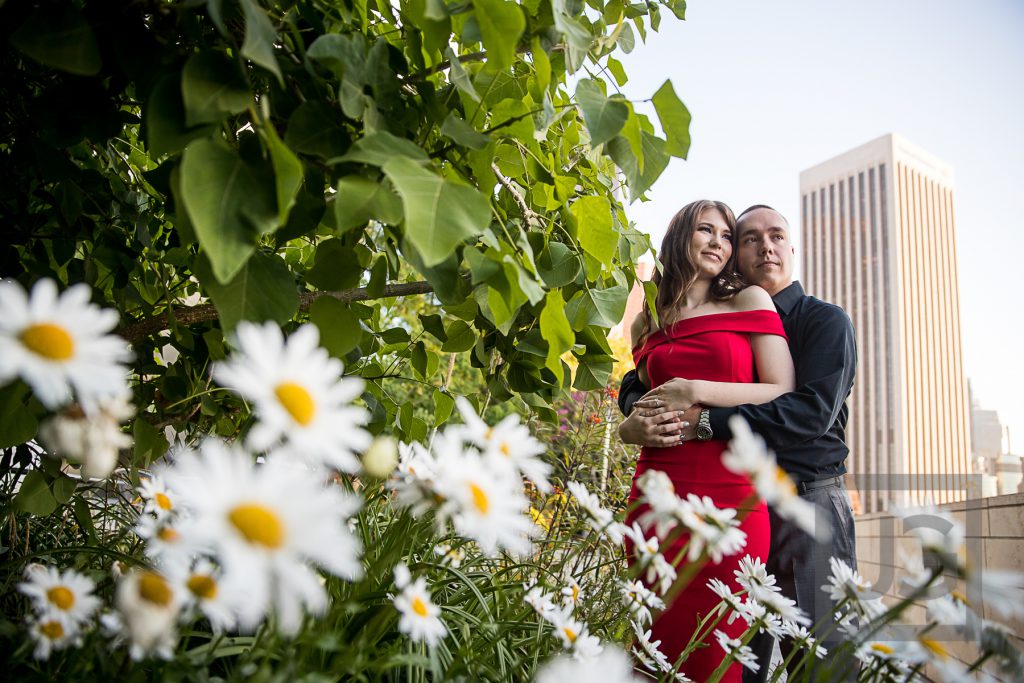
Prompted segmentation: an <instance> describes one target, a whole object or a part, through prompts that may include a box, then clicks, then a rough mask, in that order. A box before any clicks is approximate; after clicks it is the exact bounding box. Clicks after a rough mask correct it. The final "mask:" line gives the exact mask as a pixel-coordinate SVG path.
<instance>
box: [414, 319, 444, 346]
mask: <svg viewBox="0 0 1024 683" xmlns="http://www.w3.org/2000/svg"><path fill="white" fill-rule="evenodd" d="M419 319H420V324H422V325H423V331H424V332H429V333H430V334H432V335H433V336H434V337H435V338H436V339H437V340H438V341H440V342H443V341H446V340H447V339H448V333H447V332H445V331H444V322H443V321H442V320H441V316H439V315H437V314H436V313H431V314H429V315H428V314H424V313H420V314H419Z"/></svg>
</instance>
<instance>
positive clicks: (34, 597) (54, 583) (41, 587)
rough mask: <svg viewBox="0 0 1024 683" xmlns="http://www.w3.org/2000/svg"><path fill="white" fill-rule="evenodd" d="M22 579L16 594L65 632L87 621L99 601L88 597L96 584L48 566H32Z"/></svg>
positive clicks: (72, 570)
mask: <svg viewBox="0 0 1024 683" xmlns="http://www.w3.org/2000/svg"><path fill="white" fill-rule="evenodd" d="M24 576H25V579H26V580H25V581H24V582H23V583H20V584H18V590H19V591H21V592H22V593H24V594H25V595H27V596H28V597H29V599H30V600H31V601H32V605H33V607H34V608H35V609H36V611H37V612H39V613H40V614H52V615H54V616H55V617H57V618H59V619H61V620H62V621H63V622H64V623H65V625H66V626H68V628H69V629H70V627H71V626H75V625H79V624H84V623H86V622H87V621H89V620H90V619H91V618H92V616H93V613H95V612H96V610H97V609H98V608H99V606H100V599H99V598H97V597H96V596H95V595H93V594H92V593H93V591H94V590H95V589H96V584H95V583H94V582H93V580H92V579H90V578H89V577H87V576H84V575H83V574H79V573H78V572H76V571H75V570H74V569H65V570H64V571H60V570H58V569H57V568H56V567H54V566H52V565H50V566H46V567H44V566H42V565H40V564H32V565H29V566H28V567H27V568H26V569H25V574H24Z"/></svg>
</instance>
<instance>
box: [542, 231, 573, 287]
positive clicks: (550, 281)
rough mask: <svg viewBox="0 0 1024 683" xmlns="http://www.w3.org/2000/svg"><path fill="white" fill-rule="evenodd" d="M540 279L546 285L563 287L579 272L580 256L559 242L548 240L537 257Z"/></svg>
mask: <svg viewBox="0 0 1024 683" xmlns="http://www.w3.org/2000/svg"><path fill="white" fill-rule="evenodd" d="M537 268H538V272H539V275H540V276H541V279H543V280H544V283H545V284H546V285H547V286H548V287H565V286H566V285H567V284H569V283H570V282H572V281H574V280H575V279H576V276H577V275H579V272H580V257H579V256H578V255H577V254H576V252H575V251H573V250H572V249H570V248H569V247H568V246H566V245H564V244H562V243H561V242H548V246H547V248H545V249H544V251H542V252H541V254H540V258H538V259H537Z"/></svg>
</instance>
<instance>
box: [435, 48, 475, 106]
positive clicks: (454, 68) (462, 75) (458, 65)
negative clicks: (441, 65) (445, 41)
mask: <svg viewBox="0 0 1024 683" xmlns="http://www.w3.org/2000/svg"><path fill="white" fill-rule="evenodd" d="M444 58H445V59H447V60H448V64H450V66H449V67H448V78H449V79H450V80H451V82H452V83H454V84H455V87H456V88H458V89H459V90H461V91H462V92H464V93H465V94H466V95H467V96H468V97H469V98H470V99H471V100H473V101H474V102H479V101H480V93H478V92H477V91H476V88H474V87H473V79H471V78H470V77H469V73H467V72H466V68H465V67H464V66H462V62H460V61H459V57H458V55H456V54H455V52H454V51H453V50H452V49H451V48H450V47H447V48H445V50H444Z"/></svg>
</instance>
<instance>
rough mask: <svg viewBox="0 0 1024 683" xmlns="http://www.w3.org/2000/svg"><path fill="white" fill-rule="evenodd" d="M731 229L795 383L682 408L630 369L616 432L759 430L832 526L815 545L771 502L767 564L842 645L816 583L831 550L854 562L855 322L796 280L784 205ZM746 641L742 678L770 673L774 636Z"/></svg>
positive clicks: (667, 434)
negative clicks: (778, 323) (756, 396)
mask: <svg viewBox="0 0 1024 683" xmlns="http://www.w3.org/2000/svg"><path fill="white" fill-rule="evenodd" d="M736 235H737V240H736V252H735V253H736V263H737V268H738V269H739V271H740V273H741V274H742V275H743V277H744V279H745V280H746V281H747V282H748V283H750V284H752V285H759V286H761V287H762V288H764V289H765V290H766V291H767V292H768V293H769V294H770V295H771V296H772V299H773V300H774V301H775V307H776V308H777V309H778V311H779V315H780V316H781V318H782V325H783V327H784V328H785V330H786V336H787V337H788V339H789V350H790V353H792V355H793V363H794V365H795V367H796V389H795V390H794V391H792V392H790V393H788V394H783V395H782V396H780V397H778V398H777V399H775V400H774V401H771V402H770V403H765V404H762V405H743V406H739V407H738V408H710V409H708V408H704V407H702V406H693V407H688V409H687V410H685V412H680V411H679V408H681V407H682V406H678V405H672V394H671V388H670V387H667V386H665V385H663V387H664V388H663V389H662V390H661V391H658V390H655V391H653V392H650V393H648V394H646V395H645V392H646V389H645V388H644V386H643V385H642V384H641V383H640V380H639V378H638V377H637V375H636V372H635V371H632V372H630V373H628V374H627V375H626V377H625V378H623V381H622V387H621V390H620V392H619V407H620V409H621V410H622V411H623V414H625V415H627V416H628V417H627V418H626V420H624V421H623V422H622V423H621V424H620V425H619V436H620V437H621V438H622V440H623V441H625V442H626V443H634V444H639V445H642V446H648V447H659V446H669V445H674V444H677V443H679V442H683V443H685V442H686V441H692V440H694V439H701V440H706V439H710V438H714V439H730V438H731V437H732V434H731V432H730V430H729V425H728V420H729V418H730V417H731V416H732V415H734V414H739V415H741V416H743V418H744V419H746V421H747V422H748V423H749V424H750V426H751V428H752V429H753V430H754V431H755V432H757V433H759V434H761V436H763V437H764V439H765V441H766V442H767V443H768V446H769V447H771V448H772V449H773V450H774V451H775V454H776V457H777V459H778V463H779V465H780V466H781V467H782V468H783V469H784V470H786V472H787V473H789V475H790V477H791V478H792V479H793V481H794V482H796V484H797V489H798V491H799V493H800V496H801V498H803V499H805V500H807V501H808V502H811V503H814V504H815V505H816V506H817V507H818V509H819V513H818V523H827V524H829V525H830V527H831V541H830V542H829V543H825V544H819V543H817V542H815V541H814V539H813V538H812V537H811V536H809V535H808V534H806V533H804V532H803V531H801V530H800V529H799V528H797V527H796V526H795V525H794V524H793V523H791V522H788V521H786V520H784V519H782V518H780V517H779V516H778V515H776V514H775V513H774V511H772V510H769V516H770V520H771V533H772V539H771V550H770V553H769V556H768V561H767V566H768V571H769V572H771V573H772V574H774V575H775V577H776V579H777V580H778V585H779V587H780V588H781V589H782V592H783V594H785V595H786V596H787V597H789V598H791V599H793V600H796V602H797V605H798V606H799V607H800V608H801V609H802V610H804V611H805V612H806V613H807V614H808V615H810V617H811V619H813V620H814V621H815V622H820V623H823V624H824V627H823V629H822V631H823V632H825V631H829V630H831V631H832V632H833V635H832V636H831V637H829V636H823V637H824V640H823V641H822V643H823V644H824V645H825V647H827V648H829V649H830V650H832V649H833V648H834V647H835V646H837V645H838V639H837V638H836V637H835V635H834V629H833V628H831V627H832V623H831V622H832V619H831V614H832V612H833V608H834V605H833V604H832V603H831V601H830V600H829V597H828V595H827V594H826V593H824V592H823V591H822V590H821V586H822V584H824V583H827V581H828V576H829V571H830V570H829V562H828V558H829V556H835V557H836V558H838V559H841V560H843V561H845V562H846V563H847V564H849V565H850V566H851V567H853V568H856V566H857V559H856V545H855V538H854V525H853V511H852V508H851V506H850V499H849V496H848V495H847V492H846V489H845V488H844V486H843V474H844V473H845V472H846V467H845V464H844V463H845V461H846V456H847V455H848V454H849V449H848V448H847V446H846V443H845V440H844V439H845V431H846V421H847V417H848V414H849V413H848V408H847V406H846V398H847V396H849V394H850V389H851V388H852V386H853V378H854V373H855V371H856V366H857V351H856V345H855V341H854V332H853V325H852V324H851V322H850V318H849V316H847V315H846V313H845V312H844V311H843V310H842V309H841V308H839V307H838V306H834V305H832V304H829V303H826V302H824V301H821V300H819V299H816V298H814V297H811V296H807V295H806V294H805V293H804V290H803V287H802V286H801V285H800V283H799V282H796V281H794V280H793V264H794V260H795V254H796V251H795V249H794V248H793V245H792V244H791V242H790V229H789V223H788V222H787V221H786V219H785V218H783V217H782V215H781V214H779V213H778V212H777V211H775V210H774V209H772V208H771V207H768V206H765V205H762V204H759V205H755V206H752V207H750V208H749V209H747V210H746V211H744V212H743V213H741V214H740V216H739V218H737V220H736ZM670 383H671V381H670V382H668V383H666V385H667V384H670ZM684 454H685V449H684ZM823 617H825V618H824V620H822V618H823ZM752 645H753V646H754V649H755V652H757V654H758V660H759V663H760V665H761V666H760V669H759V672H758V673H757V674H754V675H750V674H751V672H750V671H749V670H747V669H744V681H745V682H746V681H754V680H762V681H763V680H766V677H767V673H768V663H769V661H770V658H771V651H772V640H771V639H770V638H767V637H759V638H757V639H755V641H754V642H753V643H752ZM786 645H787V643H783V653H784V654H785V653H786V652H787V650H788V647H786Z"/></svg>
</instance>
